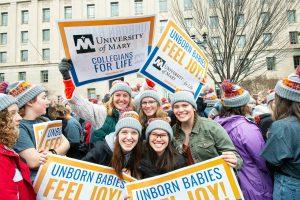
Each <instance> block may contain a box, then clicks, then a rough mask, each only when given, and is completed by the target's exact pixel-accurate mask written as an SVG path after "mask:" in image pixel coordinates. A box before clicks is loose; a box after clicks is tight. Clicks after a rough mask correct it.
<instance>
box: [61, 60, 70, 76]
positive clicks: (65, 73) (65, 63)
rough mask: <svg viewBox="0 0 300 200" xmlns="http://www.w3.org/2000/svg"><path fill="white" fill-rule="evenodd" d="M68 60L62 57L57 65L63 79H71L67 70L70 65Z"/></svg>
mask: <svg viewBox="0 0 300 200" xmlns="http://www.w3.org/2000/svg"><path fill="white" fill-rule="evenodd" d="M68 61H69V60H68V59H66V58H63V59H62V60H61V62H60V63H59V65H58V69H59V71H60V73H61V75H62V77H63V79H64V80H69V79H71V76H70V72H69V71H70V67H71V65H70V63H69V62H68Z"/></svg>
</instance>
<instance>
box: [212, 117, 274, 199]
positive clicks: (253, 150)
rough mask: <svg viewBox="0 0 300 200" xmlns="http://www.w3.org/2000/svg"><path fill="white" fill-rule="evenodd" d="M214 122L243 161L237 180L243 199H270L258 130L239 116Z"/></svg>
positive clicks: (268, 175)
mask: <svg viewBox="0 0 300 200" xmlns="http://www.w3.org/2000/svg"><path fill="white" fill-rule="evenodd" d="M215 120H216V121H217V122H218V123H219V124H221V126H223V128H224V129H225V130H226V131H227V133H228V135H229V137H230V138H231V140H232V142H233V144H234V145H235V147H236V149H237V152H238V153H239V154H240V156H241V157H242V159H243V161H244V163H243V166H242V168H241V169H240V170H239V171H238V179H239V183H240V186H241V189H242V192H243V194H244V197H245V199H246V200H260V199H261V200H266V199H272V192H273V191H272V190H273V182H272V179H271V175H270V173H269V171H268V169H267V166H266V162H265V160H264V159H263V158H262V157H261V156H260V153H261V151H262V149H263V148H264V146H265V142H264V140H263V137H262V134H261V132H260V130H259V128H258V127H257V126H256V125H255V124H254V123H252V122H251V121H249V120H248V119H246V118H245V117H243V116H240V115H233V116H230V117H225V118H220V117H217V118H215Z"/></svg>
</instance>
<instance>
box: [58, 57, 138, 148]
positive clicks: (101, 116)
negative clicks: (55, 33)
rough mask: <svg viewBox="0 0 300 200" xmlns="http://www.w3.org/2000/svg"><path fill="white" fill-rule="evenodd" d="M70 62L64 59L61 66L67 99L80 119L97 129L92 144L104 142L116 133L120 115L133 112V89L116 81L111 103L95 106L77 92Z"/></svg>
mask: <svg viewBox="0 0 300 200" xmlns="http://www.w3.org/2000/svg"><path fill="white" fill-rule="evenodd" d="M69 62H70V61H69ZM69 62H68V60H67V59H65V58H64V59H62V61H61V62H60V64H59V71H60V72H61V74H62V76H63V79H64V85H65V95H66V98H67V99H68V100H69V103H70V105H71V106H72V108H73V109H74V112H76V113H77V114H78V116H79V117H80V118H82V119H85V120H88V121H91V122H92V125H93V128H94V129H96V131H94V134H93V138H92V142H93V143H95V142H96V141H99V140H103V139H104V137H105V136H106V135H108V134H109V133H111V132H114V131H115V126H116V123H117V122H118V120H119V118H120V115H121V114H122V113H123V112H125V111H130V110H133V106H132V105H133V104H132V100H131V88H130V86H129V85H128V84H127V83H125V82H123V81H120V80H118V81H115V82H114V83H113V86H112V87H111V89H110V91H109V92H110V98H109V101H108V102H107V103H106V104H105V105H98V104H93V103H91V102H89V101H88V99H84V98H82V97H81V96H80V95H79V93H78V92H77V91H76V88H75V85H74V83H73V81H72V79H71V76H70V73H69V70H70V63H69Z"/></svg>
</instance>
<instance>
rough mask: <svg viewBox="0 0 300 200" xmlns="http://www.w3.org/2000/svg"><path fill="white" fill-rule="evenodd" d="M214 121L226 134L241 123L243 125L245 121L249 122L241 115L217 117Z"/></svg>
mask: <svg viewBox="0 0 300 200" xmlns="http://www.w3.org/2000/svg"><path fill="white" fill-rule="evenodd" d="M214 120H215V121H216V122H218V123H219V124H220V125H221V126H222V127H223V128H224V129H225V130H226V131H227V132H230V131H231V130H232V129H234V128H235V127H237V126H238V125H240V124H242V123H245V122H247V121H249V122H250V120H248V119H246V118H245V117H244V116H241V115H232V116H230V117H219V116H218V117H216V118H215V119H214ZM251 123H252V122H251Z"/></svg>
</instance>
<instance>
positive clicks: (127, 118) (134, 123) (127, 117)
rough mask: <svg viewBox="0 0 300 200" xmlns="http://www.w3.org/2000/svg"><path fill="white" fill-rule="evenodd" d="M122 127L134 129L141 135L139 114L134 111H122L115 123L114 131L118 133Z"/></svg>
mask: <svg viewBox="0 0 300 200" xmlns="http://www.w3.org/2000/svg"><path fill="white" fill-rule="evenodd" d="M122 128H132V129H135V130H137V132H138V133H139V135H140V136H141V133H142V125H141V123H140V121H139V115H138V114H137V113H136V112H134V111H128V112H124V113H123V114H122V116H121V118H120V120H119V121H118V122H117V124H116V129H115V133H116V134H118V133H119V132H120V130H121V129H122Z"/></svg>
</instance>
